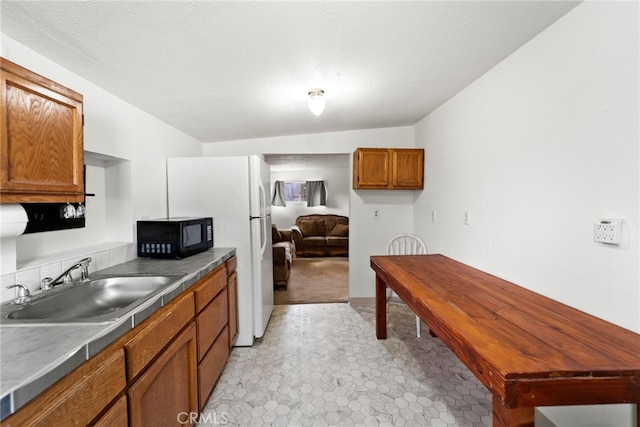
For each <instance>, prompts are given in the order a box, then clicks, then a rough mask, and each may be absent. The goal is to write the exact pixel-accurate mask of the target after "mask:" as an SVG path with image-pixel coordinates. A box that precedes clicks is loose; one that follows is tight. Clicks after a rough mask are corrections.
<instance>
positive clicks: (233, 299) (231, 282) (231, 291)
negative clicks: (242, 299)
mask: <svg viewBox="0 0 640 427" xmlns="http://www.w3.org/2000/svg"><path fill="white" fill-rule="evenodd" d="M236 265H237V258H236V257H235V256H233V257H231V258H229V259H228V260H227V275H228V276H227V296H228V298H229V308H228V312H229V323H228V326H229V348H231V347H233V344H235V342H236V338H238V273H237V272H236Z"/></svg>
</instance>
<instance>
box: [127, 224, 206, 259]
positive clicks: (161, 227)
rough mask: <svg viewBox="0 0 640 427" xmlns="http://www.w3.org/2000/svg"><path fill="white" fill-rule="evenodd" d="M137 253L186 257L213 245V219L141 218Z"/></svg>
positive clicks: (178, 257)
mask: <svg viewBox="0 0 640 427" xmlns="http://www.w3.org/2000/svg"><path fill="white" fill-rule="evenodd" d="M137 224H138V227H137V228H138V256H139V257H151V258H176V259H180V258H185V257H188V256H191V255H194V254H197V253H199V252H202V251H206V250H207V249H209V248H211V247H213V218H211V217H208V218H158V219H148V220H143V221H138V223H137Z"/></svg>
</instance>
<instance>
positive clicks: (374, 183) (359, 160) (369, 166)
mask: <svg viewBox="0 0 640 427" xmlns="http://www.w3.org/2000/svg"><path fill="white" fill-rule="evenodd" d="M390 160H391V158H390V153H389V150H387V149H386V148H358V149H356V151H355V152H354V153H353V188H354V189H365V188H370V189H374V188H387V187H389V186H390V185H391V168H390V165H391V161H390Z"/></svg>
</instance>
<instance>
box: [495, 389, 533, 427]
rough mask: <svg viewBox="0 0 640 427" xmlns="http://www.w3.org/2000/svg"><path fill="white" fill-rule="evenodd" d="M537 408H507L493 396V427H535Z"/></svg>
mask: <svg viewBox="0 0 640 427" xmlns="http://www.w3.org/2000/svg"><path fill="white" fill-rule="evenodd" d="M534 418H535V408H534V407H528V408H512V409H510V408H507V407H505V406H504V405H503V404H502V401H501V400H500V399H499V398H498V397H496V396H493V427H534Z"/></svg>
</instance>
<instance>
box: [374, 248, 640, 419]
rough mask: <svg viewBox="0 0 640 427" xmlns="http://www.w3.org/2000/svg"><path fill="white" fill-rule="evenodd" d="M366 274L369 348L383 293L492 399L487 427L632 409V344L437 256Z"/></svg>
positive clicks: (639, 351) (581, 316)
mask: <svg viewBox="0 0 640 427" xmlns="http://www.w3.org/2000/svg"><path fill="white" fill-rule="evenodd" d="M371 268H373V270H374V271H375V273H376V335H377V337H378V339H386V337H387V319H386V316H387V311H386V288H387V286H388V287H390V288H391V289H392V290H393V291H395V292H396V293H397V294H398V296H399V297H400V298H402V300H403V301H404V302H405V303H406V304H407V305H408V306H409V307H410V308H411V309H412V310H413V311H414V312H415V313H416V314H417V315H418V316H419V317H420V318H421V319H422V320H423V321H424V322H425V323H426V324H427V326H428V327H429V329H431V331H432V332H434V333H435V334H436V335H437V336H438V337H439V338H440V339H441V340H442V342H443V343H445V344H446V345H447V346H448V347H449V348H450V349H451V350H452V351H453V352H454V353H455V354H456V356H457V357H458V358H459V359H460V360H461V361H462V362H463V363H464V364H465V365H466V366H467V367H468V368H469V369H470V370H471V371H472V372H473V373H474V375H475V376H476V377H478V379H479V380H480V381H481V382H482V384H484V385H485V386H486V387H487V388H488V389H489V390H490V391H491V393H492V394H493V426H494V427H501V426H518V427H524V426H533V425H534V408H535V407H536V406H556V405H583V404H584V405H586V404H607V403H635V404H636V405H637V406H636V408H637V407H638V405H639V404H640V335H638V334H636V333H634V332H632V331H629V330H627V329H624V328H621V327H619V326H616V325H614V324H612V323H609V322H606V321H604V320H602V319H598V318H596V317H594V316H591V315H589V314H587V313H584V312H582V311H580V310H577V309H574V308H571V307H569V306H567V305H564V304H561V303H560V302H558V301H554V300H552V299H550V298H547V297H544V296H542V295H540V294H537V293H535V292H532V291H529V290H527V289H524V288H522V287H520V286H517V285H514V284H513V283H510V282H507V281H505V280H502V279H500V278H497V277H495V276H492V275H490V274H487V273H484V272H482V271H479V270H477V269H475V268H472V267H469V266H467V265H464V264H461V263H459V262H457V261H454V260H452V259H450V258H447V257H445V256H442V255H415V256H413V255H403V256H372V257H371ZM432 339H433V338H432ZM636 413H637V412H636ZM636 419H637V421H636V423H637V426H638V427H640V416H638V415H637V416H636Z"/></svg>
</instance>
